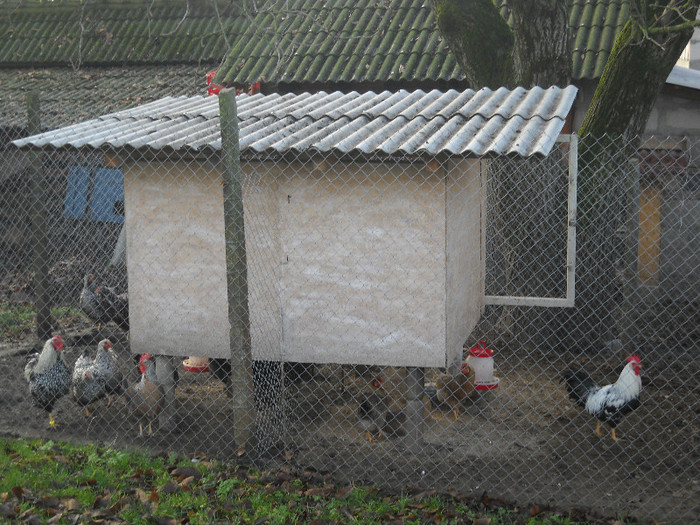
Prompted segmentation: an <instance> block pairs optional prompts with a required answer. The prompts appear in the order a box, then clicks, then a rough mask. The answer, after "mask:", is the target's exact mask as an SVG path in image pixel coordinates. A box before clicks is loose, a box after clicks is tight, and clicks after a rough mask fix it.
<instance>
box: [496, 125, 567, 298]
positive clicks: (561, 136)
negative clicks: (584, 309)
mask: <svg viewBox="0 0 700 525" xmlns="http://www.w3.org/2000/svg"><path fill="white" fill-rule="evenodd" d="M557 142H558V143H561V142H563V143H568V144H569V191H568V220H567V236H566V237H567V238H566V297H521V296H512V295H484V304H493V305H508V306H546V307H558V308H565V307H569V308H570V307H573V306H574V300H575V297H576V290H575V283H576V211H577V181H578V136H577V135H573V134H572V135H559V137H558V138H557Z"/></svg>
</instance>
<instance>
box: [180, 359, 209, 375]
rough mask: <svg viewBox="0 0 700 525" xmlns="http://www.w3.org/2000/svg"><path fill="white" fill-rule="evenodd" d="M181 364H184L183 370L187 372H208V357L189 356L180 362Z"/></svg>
mask: <svg viewBox="0 0 700 525" xmlns="http://www.w3.org/2000/svg"><path fill="white" fill-rule="evenodd" d="M182 366H184V367H185V370H187V371H188V372H194V373H201V372H209V358H208V357H194V356H190V357H188V358H187V359H185V360H184V361H183V362H182Z"/></svg>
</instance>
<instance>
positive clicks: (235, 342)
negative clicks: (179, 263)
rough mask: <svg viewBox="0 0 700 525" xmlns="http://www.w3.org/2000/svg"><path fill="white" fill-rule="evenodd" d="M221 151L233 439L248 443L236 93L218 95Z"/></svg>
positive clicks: (249, 386)
mask: <svg viewBox="0 0 700 525" xmlns="http://www.w3.org/2000/svg"><path fill="white" fill-rule="evenodd" d="M219 119H220V123H221V150H222V154H223V173H222V177H223V186H224V229H225V238H226V282H227V289H228V304H229V334H230V344H231V386H232V405H233V421H234V423H233V424H234V439H235V440H236V443H237V444H239V445H243V444H246V443H248V441H249V440H250V437H251V430H252V426H253V425H252V424H253V415H252V414H253V398H252V396H253V382H252V356H251V342H250V317H249V312H248V273H247V272H248V268H247V260H246V251H245V232H244V225H243V191H242V185H241V161H240V147H239V144H238V114H237V110H236V91H235V90H234V89H225V90H222V91H221V93H220V94H219Z"/></svg>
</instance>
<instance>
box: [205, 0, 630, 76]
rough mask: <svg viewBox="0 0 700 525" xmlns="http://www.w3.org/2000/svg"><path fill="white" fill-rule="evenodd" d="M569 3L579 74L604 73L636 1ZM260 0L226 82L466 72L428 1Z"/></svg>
mask: <svg viewBox="0 0 700 525" xmlns="http://www.w3.org/2000/svg"><path fill="white" fill-rule="evenodd" d="M569 2H570V4H571V11H570V17H569V26H570V27H571V29H572V43H573V45H572V60H573V75H572V76H573V78H574V79H594V78H598V77H599V76H600V75H601V73H602V71H603V67H604V65H605V62H606V60H607V58H608V56H609V54H610V50H611V49H612V45H613V42H614V40H615V37H616V35H617V34H618V33H619V31H620V30H621V29H622V27H623V25H624V24H625V22H626V21H627V19H628V17H629V5H628V1H627V0H569ZM260 4H261V7H260V8H259V9H258V11H257V12H256V13H255V18H254V19H253V23H250V24H249V25H247V26H246V27H245V29H244V30H245V32H244V33H243V34H242V35H235V36H234V35H230V36H231V38H230V41H231V51H230V52H229V55H228V57H227V59H226V61H225V62H224V64H223V65H222V67H221V68H220V71H219V74H218V75H217V80H218V81H220V82H224V83H226V84H236V85H249V84H252V83H253V82H256V81H262V82H267V83H273V84H278V83H286V84H297V85H301V86H304V85H308V84H327V83H328V84H343V83H345V84H349V85H356V84H359V83H365V84H371V83H373V82H377V83H380V82H381V83H385V84H387V85H394V84H395V85H402V84H405V83H407V82H425V81H431V82H441V81H442V82H449V81H462V80H463V79H464V74H463V73H462V70H461V68H460V67H459V66H458V64H457V62H456V60H455V58H454V55H453V54H452V52H451V51H450V50H449V48H448V47H447V45H446V43H445V42H444V40H443V39H442V38H441V36H440V34H439V32H438V30H437V25H436V22H435V16H434V14H433V12H432V10H431V7H430V2H429V1H428V0H383V1H377V0H327V1H325V2H318V1H314V0H288V1H287V2H285V5H286V6H287V7H286V8H284V9H280V8H279V7H278V4H279V2H275V1H268V2H260ZM502 5H503V7H502V12H503V14H504V16H506V17H507V16H508V12H507V5H506V2H503V4H502ZM267 6H273V7H272V8H268V7H267Z"/></svg>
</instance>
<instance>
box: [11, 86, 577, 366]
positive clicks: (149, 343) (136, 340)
mask: <svg viewBox="0 0 700 525" xmlns="http://www.w3.org/2000/svg"><path fill="white" fill-rule="evenodd" d="M575 96H576V88H574V87H572V86H569V87H566V88H557V87H551V88H548V89H542V88H532V89H530V90H526V89H523V88H517V89H514V90H506V89H499V90H495V91H492V90H489V89H482V90H480V91H478V92H474V91H465V92H457V91H454V90H450V91H447V92H440V91H431V92H427V93H426V92H422V91H414V92H407V91H398V92H388V91H387V92H382V93H378V94H377V93H372V92H370V93H363V94H360V93H356V92H352V93H347V94H344V93H338V92H336V93H324V92H320V93H315V94H309V93H304V94H285V95H280V94H271V95H263V94H256V95H246V94H242V95H238V97H237V107H238V125H239V129H240V141H239V145H240V153H241V166H242V181H241V182H242V203H243V204H242V205H243V215H244V221H245V223H244V224H245V227H244V230H245V253H246V257H247V289H248V294H247V297H248V309H249V316H250V336H251V343H252V357H253V359H260V360H274V361H293V362H301V363H337V364H362V365H386V366H412V367H445V366H449V365H451V364H453V363H455V362H458V361H459V360H461V358H462V350H463V345H464V343H465V340H466V339H467V338H468V336H469V334H470V332H471V331H472V329H473V327H474V326H475V324H476V323H477V321H478V320H479V317H480V315H481V312H482V310H483V308H484V305H485V304H487V303H493V304H505V303H507V302H509V301H510V302H515V303H516V304H529V303H528V301H534V303H532V304H540V305H545V306H567V305H571V304H572V301H573V272H574V261H573V257H574V251H575V250H574V249H573V247H574V245H573V242H574V239H575V237H574V230H573V227H574V221H573V220H567V217H562V224H567V225H568V228H569V230H568V235H566V243H567V246H564V247H563V248H562V249H563V251H565V252H567V258H566V261H564V262H563V264H562V267H563V273H562V275H564V280H566V283H567V284H568V286H565V289H566V292H565V294H564V295H563V296H562V297H554V298H553V297H536V298H526V297H505V296H493V295H489V294H487V293H486V289H485V285H484V273H485V272H484V253H483V252H484V238H485V235H486V234H485V228H484V222H485V217H486V215H487V210H486V201H487V200H486V198H485V192H486V190H485V187H486V184H485V178H486V174H487V172H488V170H489V166H490V164H491V163H494V162H498V161H499V159H507V158H513V157H523V158H527V157H532V156H539V157H543V156H547V155H548V154H549V153H550V151H551V149H552V148H553V146H554V145H555V143H556V141H558V140H559V141H561V140H566V141H569V140H570V141H571V144H570V145H569V146H570V147H569V150H570V157H569V171H570V173H569V182H570V186H569V206H568V214H569V216H568V219H571V218H572V217H573V216H574V214H575V171H576V165H575V158H576V151H575V150H576V148H575V140H574V139H575V138H574V139H570V138H569V137H568V136H567V137H565V138H564V139H562V138H561V136H560V133H561V131H562V129H563V127H564V125H565V123H566V120H567V117H568V115H569V112H570V110H571V107H572V103H573V101H574V98H575ZM219 118H220V117H219V101H218V99H217V97H216V96H211V97H189V98H188V97H179V98H171V97H167V98H164V99H162V100H159V101H156V102H153V103H150V104H146V105H143V106H139V107H136V108H133V109H129V110H125V111H120V112H117V113H113V114H110V115H106V116H104V117H101V118H99V119H95V120H91V121H87V122H84V123H81V124H78V125H74V126H69V127H66V128H62V129H58V130H55V131H51V132H47V133H43V134H41V135H36V136H33V137H29V138H27V139H22V140H19V141H16V143H15V144H16V145H18V146H20V147H23V148H29V147H34V148H53V149H62V148H77V149H90V150H93V151H103V152H104V153H105V156H106V158H107V157H108V158H109V162H110V166H117V167H118V169H119V170H121V172H122V173H123V189H124V216H125V228H126V239H127V240H126V244H127V250H126V252H127V271H128V288H129V318H130V334H129V338H130V344H131V350H132V352H134V353H143V352H149V353H152V354H167V355H174V356H183V357H185V356H190V355H203V356H207V357H212V358H225V357H229V356H230V355H231V354H230V340H229V317H228V304H229V303H228V296H227V275H226V243H225V223H224V207H223V199H224V197H223V189H222V169H223V167H222V162H221V155H222V153H221V138H220V131H219V130H220V122H219ZM572 159H573V160H572Z"/></svg>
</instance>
